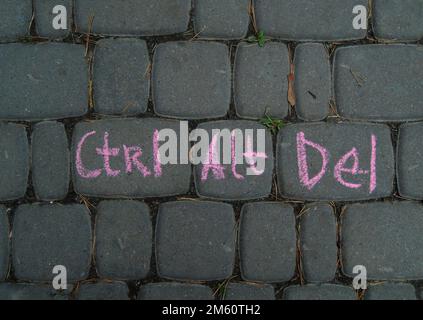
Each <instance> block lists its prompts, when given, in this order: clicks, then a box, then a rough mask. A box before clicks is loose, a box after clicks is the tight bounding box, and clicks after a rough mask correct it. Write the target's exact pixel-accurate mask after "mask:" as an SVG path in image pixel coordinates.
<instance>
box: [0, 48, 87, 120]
mask: <svg viewBox="0 0 423 320" xmlns="http://www.w3.org/2000/svg"><path fill="white" fill-rule="evenodd" d="M84 55H85V48H84V46H82V45H76V44H68V43H38V44H23V43H11V44H2V45H0V61H2V63H3V64H2V68H1V70H0V92H1V93H2V94H1V95H0V105H1V106H2V107H1V108H0V119H7V120H29V121H31V120H46V119H60V118H69V117H78V116H82V115H84V114H85V113H86V112H87V111H88V106H87V104H88V67H87V64H86V62H85V58H84Z"/></svg>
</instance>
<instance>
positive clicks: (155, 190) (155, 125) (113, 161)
mask: <svg viewBox="0 0 423 320" xmlns="http://www.w3.org/2000/svg"><path fill="white" fill-rule="evenodd" d="M161 129H172V130H174V131H175V132H176V134H177V136H178V137H180V133H179V122H177V121H173V120H162V119H153V118H145V119H111V120H99V121H89V122H80V123H78V124H77V125H76V126H75V129H74V132H73V139H72V151H71V157H72V161H73V163H72V171H73V172H72V178H73V183H74V188H75V191H76V192H77V193H80V194H83V195H87V196H98V197H105V198H113V197H114V198H117V197H129V198H134V197H135V198H136V197H159V196H161V197H164V196H171V195H178V194H184V193H187V192H188V190H189V187H190V179H191V166H190V164H179V163H180V161H179V159H180V157H179V156H180V155H179V152H180V151H178V164H163V165H160V163H161V162H160V161H159V158H160V157H154V154H155V150H156V148H159V147H160V146H161V145H162V143H159V142H158V139H156V138H157V137H156V138H155V131H156V130H157V131H159V130H161ZM158 154H159V152H158V151H157V155H158Z"/></svg>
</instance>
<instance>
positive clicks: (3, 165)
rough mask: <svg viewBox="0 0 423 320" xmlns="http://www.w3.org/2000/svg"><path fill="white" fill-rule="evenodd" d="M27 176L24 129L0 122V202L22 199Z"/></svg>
mask: <svg viewBox="0 0 423 320" xmlns="http://www.w3.org/2000/svg"><path fill="white" fill-rule="evenodd" d="M28 174H29V146H28V139H27V134H26V130H25V127H24V126H23V125H18V124H11V123H9V124H7V123H2V122H0V181H2V183H1V185H0V200H1V201H6V200H14V199H19V198H22V197H23V196H24V195H25V192H26V189H27V181H28ZM6 181H7V183H5V182H6Z"/></svg>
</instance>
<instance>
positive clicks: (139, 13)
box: [75, 0, 191, 36]
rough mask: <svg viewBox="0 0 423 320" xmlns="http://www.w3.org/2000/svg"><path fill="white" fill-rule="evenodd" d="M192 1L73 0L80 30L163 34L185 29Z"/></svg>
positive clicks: (118, 33) (125, 33) (147, 34)
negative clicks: (90, 22) (91, 21)
mask: <svg viewBox="0 0 423 320" xmlns="http://www.w3.org/2000/svg"><path fill="white" fill-rule="evenodd" d="M190 9H191V0H160V1H157V0H76V8H75V19H76V27H77V31H79V32H88V31H89V26H90V24H89V21H90V17H92V16H94V20H93V24H92V29H91V30H92V32H93V33H96V34H107V35H139V36H140V35H143V36H151V35H166V34H173V33H181V32H184V31H186V29H187V28H188V22H189V12H190Z"/></svg>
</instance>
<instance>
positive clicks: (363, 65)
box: [333, 44, 423, 121]
mask: <svg viewBox="0 0 423 320" xmlns="http://www.w3.org/2000/svg"><path fill="white" fill-rule="evenodd" d="M334 59H335V60H334V75H333V77H334V87H335V97H336V106H337V108H338V113H339V115H340V116H341V117H345V118H348V119H364V120H375V121H406V120H417V119H423V101H422V99H421V97H422V95H421V93H422V91H423V69H422V68H416V66H417V65H421V64H422V63H423V47H422V46H416V45H392V44H391V45H363V46H351V47H343V48H340V49H338V50H336V51H335V58H334Z"/></svg>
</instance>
